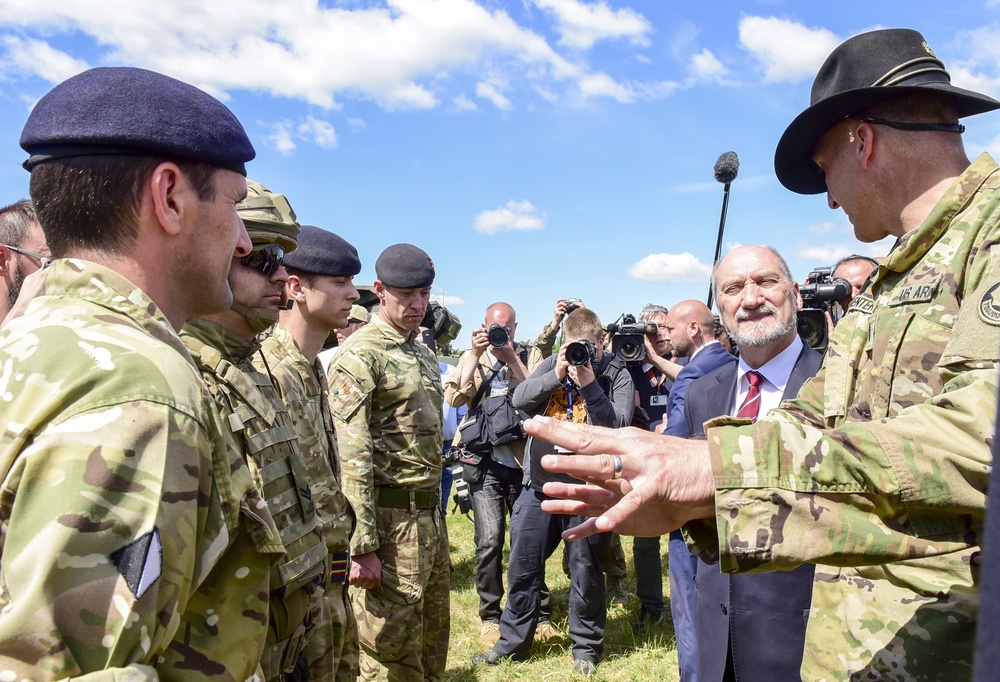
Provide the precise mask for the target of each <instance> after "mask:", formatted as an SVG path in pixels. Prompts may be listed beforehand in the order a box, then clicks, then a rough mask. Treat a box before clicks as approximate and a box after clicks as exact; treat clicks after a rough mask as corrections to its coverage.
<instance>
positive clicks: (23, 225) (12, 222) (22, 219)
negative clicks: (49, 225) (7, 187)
mask: <svg viewBox="0 0 1000 682" xmlns="http://www.w3.org/2000/svg"><path fill="white" fill-rule="evenodd" d="M36 220H38V216H37V215H36V214H35V207H34V206H32V204H31V199H21V200H20V201H15V202H14V203H13V204H10V205H9V206H4V207H3V208H0V244H6V245H7V246H21V244H23V243H24V240H25V239H27V238H28V232H29V231H30V229H31V223H33V222H35V221H36Z"/></svg>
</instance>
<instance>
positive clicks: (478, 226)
mask: <svg viewBox="0 0 1000 682" xmlns="http://www.w3.org/2000/svg"><path fill="white" fill-rule="evenodd" d="M473 227H474V228H475V230H476V232H480V233H482V234H490V235H492V234H496V233H497V232H508V231H510V230H518V231H532V230H540V229H542V228H543V227H545V216H544V215H539V214H538V209H537V208H536V207H535V206H534V205H533V204H532V203H531V202H530V201H528V200H527V199H524V200H522V201H514V200H513V199H512V200H510V201H508V202H507V205H506V206H505V207H503V208H497V209H494V210H492V211H483V212H482V213H480V214H479V215H477V216H476V220H475V222H474V223H473Z"/></svg>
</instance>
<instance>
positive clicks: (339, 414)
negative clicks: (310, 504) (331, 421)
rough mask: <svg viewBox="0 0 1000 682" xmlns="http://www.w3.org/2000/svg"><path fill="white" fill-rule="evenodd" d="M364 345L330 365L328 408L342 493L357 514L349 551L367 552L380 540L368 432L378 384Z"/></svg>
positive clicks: (372, 444)
mask: <svg viewBox="0 0 1000 682" xmlns="http://www.w3.org/2000/svg"><path fill="white" fill-rule="evenodd" d="M369 363H370V357H369V355H368V353H366V352H365V350H364V349H361V348H359V347H357V346H354V347H353V348H352V350H351V352H350V353H345V352H343V351H341V352H340V353H338V354H337V357H336V359H335V361H334V364H333V365H332V366H331V367H330V378H329V386H330V410H331V411H332V412H333V416H334V417H335V418H336V419H337V420H338V422H339V423H338V424H337V428H336V433H337V449H338V450H339V452H340V461H341V466H342V467H343V469H342V475H343V479H344V494H345V495H346V496H347V499H348V500H349V501H350V503H351V506H352V507H353V508H354V513H355V515H356V517H357V525H356V527H355V532H354V536H353V537H352V538H351V553H352V554H354V555H355V556H358V555H361V554H368V553H369V552H373V551H375V550H376V549H378V548H379V545H380V544H381V543H380V542H379V538H378V532H377V529H376V525H375V521H376V518H375V512H376V505H375V472H374V460H373V456H374V441H373V439H372V433H371V424H370V420H371V414H372V394H373V392H374V390H375V386H376V385H377V382H376V377H375V376H374V372H373V369H372V366H371V364H369Z"/></svg>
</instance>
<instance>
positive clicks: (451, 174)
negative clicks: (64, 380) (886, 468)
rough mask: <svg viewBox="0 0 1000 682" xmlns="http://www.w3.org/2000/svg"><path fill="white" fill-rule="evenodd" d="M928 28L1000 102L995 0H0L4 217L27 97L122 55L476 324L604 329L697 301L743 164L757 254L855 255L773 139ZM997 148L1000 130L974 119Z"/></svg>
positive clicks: (984, 145)
mask: <svg viewBox="0 0 1000 682" xmlns="http://www.w3.org/2000/svg"><path fill="white" fill-rule="evenodd" d="M879 27H908V28H915V29H917V30H919V31H921V32H922V33H923V34H924V36H925V37H926V38H927V41H928V43H929V44H930V45H931V47H932V48H933V49H934V51H935V52H936V53H937V55H938V56H939V57H940V58H942V59H943V60H944V62H945V64H946V65H947V67H948V68H949V70H950V72H951V74H952V79H953V82H955V83H956V84H957V85H960V86H963V87H968V88H972V89H975V90H979V91H981V92H986V93H988V94H990V95H992V96H994V97H998V98H1000V0H964V1H963V2H951V3H945V4H942V3H940V2H925V1H924V0H909V1H907V2H893V1H885V2H877V3H872V2H859V1H856V0H843V1H841V2H837V3H816V2H783V1H780V0H770V1H763V0H761V1H757V2H754V1H748V2H739V3H737V2H726V1H724V0H716V1H715V2H683V3H680V2H672V1H667V0H636V1H633V2H623V1H618V0H613V1H612V0H608V1H604V2H592V1H584V0H523V1H521V2H515V1H510V2H498V1H494V0H479V1H478V2H474V1H473V0H437V1H434V0H391V1H389V2H374V1H365V0H341V1H340V2H335V1H327V2H319V3H317V2H316V0H282V1H281V2H274V1H273V0H174V2H172V3H162V2H151V1H149V0H100V1H97V0H94V1H91V2H84V1H82V0H76V1H73V0H0V110H2V111H0V159H5V161H4V162H3V163H0V202H2V203H7V202H9V201H14V200H16V199H18V198H20V197H22V196H26V194H27V181H28V176H27V173H26V172H24V171H23V170H22V169H21V168H20V167H19V164H20V162H21V161H22V160H23V159H24V157H25V155H24V153H23V152H22V151H21V149H20V148H19V147H18V145H17V140H18V137H19V135H20V130H21V127H22V125H23V123H24V120H25V118H26V117H27V115H28V112H29V111H30V107H31V106H32V105H33V104H34V102H35V101H37V99H38V98H39V97H41V96H42V95H43V94H45V92H47V91H48V90H49V89H50V88H51V87H52V85H54V84H55V83H58V82H59V81H61V80H63V79H65V78H67V77H69V76H71V75H73V74H74V73H77V72H79V71H81V70H83V69H85V68H88V67H92V66H102V65H134V66H142V67H145V68H151V69H154V70H157V71H161V72H163V73H166V74H168V75H171V76H174V77H177V78H180V79H182V80H185V81H188V82H190V83H193V84H195V85H198V86H199V87H202V88H204V89H206V90H208V91H210V92H212V93H213V94H216V95H217V96H220V97H221V98H223V99H224V100H225V101H226V103H227V104H228V105H229V106H230V108H232V110H233V111H234V112H235V113H236V115H237V116H238V117H239V118H240V120H241V121H242V122H243V125H244V127H245V128H246V129H247V132H248V134H249V135H250V137H251V139H252V140H253V143H254V146H255V147H256V149H257V159H256V160H255V161H253V162H252V163H251V164H250V165H249V172H250V177H251V178H253V179H255V180H257V181H259V182H262V183H263V184H265V185H267V186H268V187H270V188H271V189H272V190H273V191H276V192H281V193H283V194H285V195H286V196H288V198H289V200H290V202H291V204H292V206H293V208H294V209H295V211H296V213H297V214H298V217H299V220H300V221H301V222H303V223H307V224H314V225H319V226H321V227H324V228H326V229H329V230H332V231H334V232H337V233H339V234H341V235H342V236H344V237H345V238H347V239H348V240H349V241H351V242H352V243H353V244H354V245H355V246H357V248H358V251H359V252H360V254H361V258H362V262H363V263H364V269H363V270H362V272H361V274H360V275H359V276H358V277H357V282H358V283H359V284H370V283H371V281H372V280H373V279H374V263H375V259H376V258H377V257H378V254H379V253H380V252H381V251H382V249H383V248H385V247H386V246H388V245H389V244H392V243H396V242H401V241H406V242H412V243H414V244H417V245H419V246H421V247H422V248H424V249H425V250H426V251H427V252H428V253H429V254H430V255H431V257H432V258H433V259H434V262H435V264H436V266H437V272H438V275H437V280H436V283H435V288H434V294H435V296H436V297H439V298H440V299H443V301H444V303H445V305H447V306H448V307H449V308H450V309H452V310H453V311H454V312H455V313H456V314H458V315H459V317H460V318H461V319H462V321H463V323H464V325H465V329H464V330H463V333H462V335H461V336H460V337H459V340H458V341H457V342H456V346H458V347H466V346H467V345H468V333H469V331H471V329H472V327H473V326H475V325H478V324H479V323H480V322H481V320H482V314H483V312H484V310H485V308H486V306H487V305H488V304H489V303H491V302H493V301H495V300H506V301H508V302H510V303H511V304H512V305H514V307H515V308H516V309H517V311H518V319H519V323H520V328H519V330H518V334H517V337H518V338H519V339H528V338H531V337H533V336H534V335H535V334H536V333H537V331H538V330H539V329H540V328H541V326H542V325H543V324H544V323H545V322H546V321H547V320H549V319H550V318H551V311H552V307H553V304H554V302H555V300H556V299H557V298H559V297H579V298H582V299H583V300H584V301H585V302H586V303H587V304H588V306H589V307H591V308H593V309H594V310H595V311H597V313H598V314H599V315H600V316H601V319H602V320H603V321H604V322H606V323H607V322H611V321H613V320H614V319H615V318H616V317H617V316H618V315H619V314H620V313H622V312H632V313H638V311H639V310H640V309H641V307H642V306H643V304H645V303H649V302H653V303H659V304H662V305H666V306H670V305H672V304H674V303H675V302H677V301H680V300H683V299H686V298H698V299H702V300H704V298H705V296H706V294H707V289H708V270H709V267H710V265H711V260H712V256H713V252H714V248H715V240H716V235H717V230H718V224H719V214H720V208H721V202H722V186H721V185H720V184H719V183H717V182H715V180H714V179H713V175H712V171H713V166H714V164H715V161H716V159H717V157H718V156H719V155H720V154H721V153H723V152H726V151H729V150H732V151H735V152H736V153H737V154H738V155H739V158H740V171H739V177H738V178H737V179H736V181H735V182H734V183H733V186H732V194H731V198H730V204H729V217H728V221H727V225H726V234H725V244H726V246H727V247H731V246H733V245H736V244H747V243H767V244H772V245H774V246H776V247H777V248H778V249H779V250H780V251H781V252H782V253H783V254H784V255H785V256H786V258H787V259H788V261H789V264H790V265H791V268H792V271H793V274H795V275H796V277H798V278H799V279H800V280H801V278H802V277H804V276H805V274H806V273H807V272H808V271H809V270H810V269H812V268H813V267H816V266H821V265H828V264H830V263H831V262H833V261H834V260H836V259H837V258H839V257H841V256H843V255H846V254H848V253H851V252H855V251H857V252H861V253H867V254H871V255H883V254H884V253H885V252H886V251H887V250H888V246H889V245H888V244H885V243H880V244H872V245H861V244H858V243H857V242H856V241H855V240H854V238H853V236H852V232H851V229H850V224H849V223H848V222H847V220H846V218H845V217H844V215H843V214H842V213H841V212H839V211H837V212H834V211H831V210H829V209H828V208H827V207H826V202H825V200H824V198H822V197H817V196H813V197H804V196H799V195H795V194H792V193H790V192H788V191H786V190H785V189H783V188H782V187H781V186H780V185H779V184H778V182H777V180H776V179H775V178H774V171H773V155H774V147H775V144H776V142H777V140H778V137H779V136H780V135H781V133H782V132H783V131H784V129H785V127H786V126H787V125H788V123H789V122H790V121H791V120H792V118H794V117H795V116H796V115H797V114H798V113H799V112H800V111H801V110H802V109H803V108H805V106H806V105H807V104H808V99H809V88H810V86H811V84H812V79H813V77H814V75H815V72H816V70H817V69H818V67H819V65H820V64H821V63H822V61H823V60H824V59H825V58H826V56H827V55H828V54H829V52H830V50H831V49H833V47H835V46H836V45H837V44H838V43H839V42H841V41H842V40H844V39H846V38H847V37H850V36H851V35H855V34H857V33H861V32H863V31H866V30H869V29H872V28H879ZM965 123H966V126H967V128H968V130H967V132H966V134H965V143H966V147H967V150H968V152H969V155H970V157H972V158H974V157H975V156H976V155H978V154H979V153H981V152H982V151H984V150H989V151H991V152H992V153H993V154H994V156H997V157H998V158H1000V115H998V114H992V115H991V114H986V115H982V116H978V117H973V118H970V119H967V120H966V121H965Z"/></svg>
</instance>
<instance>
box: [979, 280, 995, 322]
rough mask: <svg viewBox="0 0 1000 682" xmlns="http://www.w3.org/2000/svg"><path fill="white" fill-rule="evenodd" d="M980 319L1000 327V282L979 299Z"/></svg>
mask: <svg viewBox="0 0 1000 682" xmlns="http://www.w3.org/2000/svg"><path fill="white" fill-rule="evenodd" d="M979 319H981V320H982V321H983V322H985V323H986V324H991V325H993V326H995V327H996V326H1000V282H997V283H996V284H994V285H993V286H991V287H990V288H989V289H987V290H986V293H984V294H983V297H982V298H981V299H979Z"/></svg>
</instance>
